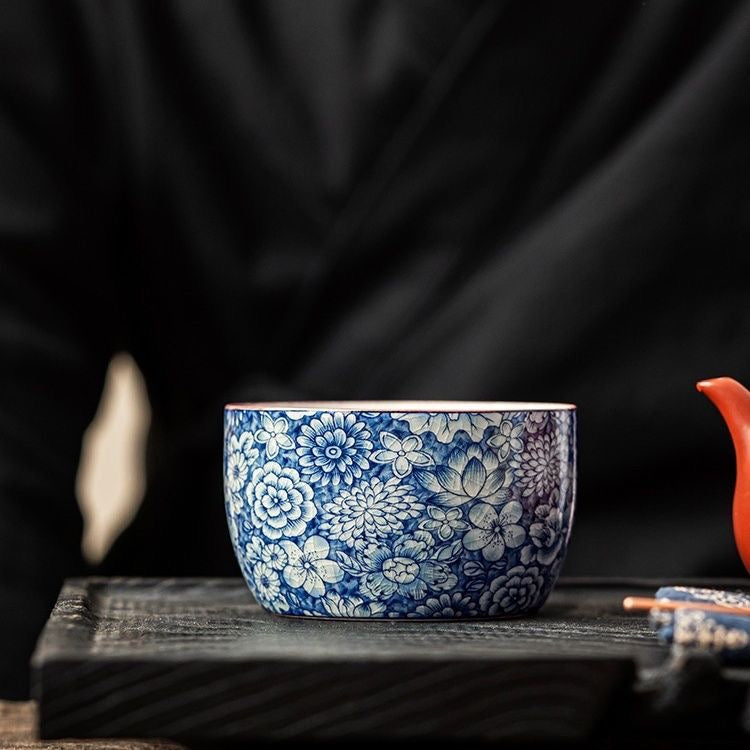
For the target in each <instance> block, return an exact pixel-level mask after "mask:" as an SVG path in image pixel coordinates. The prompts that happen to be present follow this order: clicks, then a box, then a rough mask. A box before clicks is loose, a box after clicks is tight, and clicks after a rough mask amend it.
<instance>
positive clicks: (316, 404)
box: [224, 400, 576, 414]
mask: <svg viewBox="0 0 750 750" xmlns="http://www.w3.org/2000/svg"><path fill="white" fill-rule="evenodd" d="M224 409H225V410H226V411H314V412H331V411H347V412H348V411H354V412H362V411H364V412H383V413H388V412H395V413H402V414H424V413H430V414H456V413H467V414H494V413H501V412H521V411H522V412H532V411H575V409H576V405H575V404H567V403H554V402H543V401H540V402H535V401H401V400H397V401H256V402H247V403H230V404H226V406H225V407H224Z"/></svg>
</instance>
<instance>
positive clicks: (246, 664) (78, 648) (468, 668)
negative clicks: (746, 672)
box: [33, 579, 668, 742]
mask: <svg viewBox="0 0 750 750" xmlns="http://www.w3.org/2000/svg"><path fill="white" fill-rule="evenodd" d="M638 583H639V582H633V584H631V585H624V586H622V585H619V586H618V585H607V586H602V585H592V584H591V582H588V583H586V582H571V583H563V584H561V585H559V586H558V587H557V589H556V590H555V592H554V593H553V595H552V597H551V598H550V601H549V602H548V603H547V605H546V607H545V608H544V609H543V611H542V612H541V613H540V614H539V615H537V616H535V617H529V618H518V619H511V620H486V621H464V622H437V621H436V622H430V623H424V622H410V621H403V620H391V621H380V622H378V621H357V622H351V621H329V620H320V619H287V618H278V617H274V616H272V615H268V614H267V613H265V612H264V611H263V610H262V609H261V608H260V607H259V606H258V605H257V604H255V603H254V602H253V601H252V599H251V597H250V595H249V593H248V591H247V589H246V588H245V585H244V583H242V582H241V581H240V580H233V579H212V580H201V579H192V580H188V579H183V580H149V579H109V580H107V579H86V580H72V581H69V582H67V583H66V585H65V587H64V589H63V591H62V592H61V595H60V598H59V601H58V603H57V605H56V607H55V610H54V612H53V614H52V616H51V619H50V621H49V623H48V625H47V627H46V629H45V631H44V634H43V637H42V639H41V641H40V644H39V646H38V649H37V652H36V654H35V657H34V661H33V664H34V684H35V691H36V695H37V697H38V699H39V702H40V726H41V732H42V736H45V737H61V736H70V735H72V734H74V735H77V736H83V737H93V736H108V737H122V736H136V737H152V736H159V737H170V738H173V739H177V740H185V741H190V742H194V741H198V742H220V741H246V740H252V741H264V740H294V739H299V738H305V739H311V740H316V739H318V740H323V739H326V740H343V739H350V738H362V737H367V738H370V739H372V738H383V739H392V740H399V739H402V740H403V739H407V738H413V737H419V738H440V739H443V740H446V739H451V738H455V739H459V738H460V739H474V740H478V741H496V740H499V739H524V740H529V739H549V738H555V739H569V740H572V739H580V738H582V737H588V736H591V735H592V733H594V732H596V731H597V729H598V727H600V726H601V724H602V722H604V721H607V720H608V719H607V717H608V716H610V715H611V713H612V710H613V708H614V707H617V708H618V710H619V711H620V714H622V713H623V710H622V706H623V699H622V696H623V695H625V696H629V695H630V693H631V691H632V688H633V685H634V682H635V675H636V671H637V670H648V669H652V670H653V669H657V668H658V665H660V664H661V663H662V662H663V661H664V659H665V657H666V656H667V653H668V652H667V649H666V648H665V647H664V646H662V645H660V644H659V643H657V641H656V639H655V638H654V635H653V633H652V631H651V629H650V628H649V626H648V624H647V622H646V620H645V618H644V617H642V616H633V615H628V614H626V613H624V612H623V611H622V608H621V603H622V598H623V596H625V595H627V594H641V593H651V592H652V591H653V590H654V588H655V584H654V583H648V582H640V583H644V584H645V585H638ZM625 700H626V702H627V701H628V700H630V699H629V698H626V699H625Z"/></svg>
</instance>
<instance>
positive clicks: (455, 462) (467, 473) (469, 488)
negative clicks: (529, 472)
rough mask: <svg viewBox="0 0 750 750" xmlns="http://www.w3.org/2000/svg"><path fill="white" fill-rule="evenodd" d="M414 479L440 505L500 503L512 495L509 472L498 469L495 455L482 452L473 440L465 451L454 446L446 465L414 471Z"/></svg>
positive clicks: (498, 464)
mask: <svg viewBox="0 0 750 750" xmlns="http://www.w3.org/2000/svg"><path fill="white" fill-rule="evenodd" d="M414 475H415V477H416V478H417V481H418V482H419V483H420V484H421V485H422V486H423V487H425V488H426V489H428V490H429V491H430V492H432V493H434V495H435V497H434V498H433V500H434V502H436V503H437V504H438V505H443V506H456V505H464V504H465V503H469V502H471V501H473V500H481V501H482V502H485V503H490V504H491V505H499V504H501V503H504V502H507V501H508V500H510V499H511V498H512V493H511V490H510V484H511V481H512V479H513V475H512V472H510V471H506V470H505V469H502V468H500V462H499V461H498V458H497V456H496V455H495V454H494V453H492V452H491V451H482V449H481V447H480V446H479V445H477V444H476V443H472V444H471V445H470V446H469V447H468V448H467V449H466V450H465V451H464V450H462V449H461V448H455V449H454V450H453V451H451V453H450V455H449V456H448V462H447V465H445V466H438V467H437V468H436V469H435V470H434V471H427V470H425V469H420V470H418V471H416V472H415V474H414Z"/></svg>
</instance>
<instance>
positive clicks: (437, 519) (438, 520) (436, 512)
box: [419, 505, 469, 542]
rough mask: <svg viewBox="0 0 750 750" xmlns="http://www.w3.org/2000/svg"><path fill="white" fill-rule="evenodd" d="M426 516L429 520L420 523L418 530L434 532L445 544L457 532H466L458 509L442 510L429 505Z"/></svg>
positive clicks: (465, 526)
mask: <svg viewBox="0 0 750 750" xmlns="http://www.w3.org/2000/svg"><path fill="white" fill-rule="evenodd" d="M427 515H428V516H429V518H425V520H424V521H421V522H420V524H419V528H420V529H424V530H425V531H434V532H436V533H437V535H438V537H439V538H440V540H441V541H443V542H447V541H448V540H449V539H450V538H451V537H452V536H453V535H454V534H455V533H456V532H457V531H466V529H468V528H469V524H468V523H466V521H464V520H463V514H462V513H461V510H460V509H459V508H448V509H446V510H443V508H438V507H436V506H434V505H430V506H428V508H427Z"/></svg>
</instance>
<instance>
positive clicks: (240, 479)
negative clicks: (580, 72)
mask: <svg viewBox="0 0 750 750" xmlns="http://www.w3.org/2000/svg"><path fill="white" fill-rule="evenodd" d="M253 443H254V441H253V435H252V433H250V432H243V433H242V434H241V435H239V437H238V436H237V435H232V437H231V438H229V444H228V445H227V471H226V488H227V491H228V492H240V490H242V488H243V487H244V486H245V482H246V481H247V475H248V472H249V471H250V465H251V464H252V463H253V462H254V461H255V460H256V459H257V458H258V450H257V448H254V447H253Z"/></svg>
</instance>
